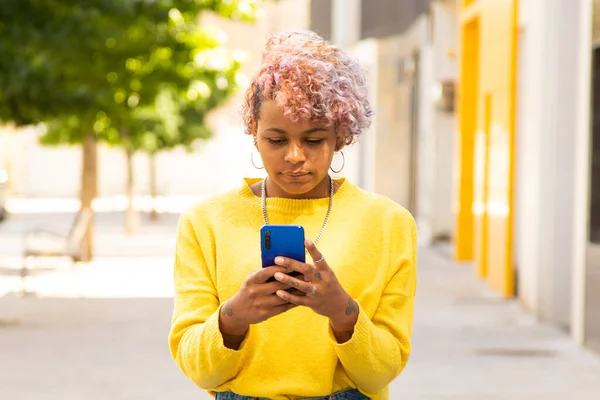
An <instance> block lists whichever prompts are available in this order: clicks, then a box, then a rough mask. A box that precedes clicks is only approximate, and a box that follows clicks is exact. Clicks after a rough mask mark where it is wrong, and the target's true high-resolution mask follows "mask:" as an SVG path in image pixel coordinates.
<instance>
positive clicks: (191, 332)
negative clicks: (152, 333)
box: [169, 213, 244, 390]
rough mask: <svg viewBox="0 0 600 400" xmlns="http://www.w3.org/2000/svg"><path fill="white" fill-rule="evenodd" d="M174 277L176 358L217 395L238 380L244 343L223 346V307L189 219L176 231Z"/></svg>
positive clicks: (197, 381)
mask: <svg viewBox="0 0 600 400" xmlns="http://www.w3.org/2000/svg"><path fill="white" fill-rule="evenodd" d="M202 242H205V241H202ZM206 251H210V249H206ZM174 273H175V274H174V284H175V297H174V311H173V318H172V323H171V332H170V335H169V347H170V350H171V355H172V357H173V359H174V360H175V362H176V363H177V365H178V366H179V368H180V369H181V370H182V372H183V373H184V374H185V375H186V376H187V377H188V378H190V379H191V380H192V381H193V382H194V383H195V384H196V385H197V386H199V387H200V388H202V389H205V390H212V389H214V388H217V387H218V386H221V385H222V384H224V383H226V382H227V381H229V380H231V379H232V378H234V377H235V376H236V375H237V374H238V372H239V369H240V364H241V362H240V359H241V354H242V352H243V350H244V343H242V345H241V347H240V349H239V350H237V351H236V350H231V349H229V348H227V347H225V345H224V343H223V337H222V335H221V332H220V330H219V311H220V305H219V299H218V296H217V290H216V288H215V284H214V280H213V276H212V275H211V273H210V269H209V267H208V266H207V262H206V258H205V252H203V248H202V246H201V245H200V243H199V240H198V236H197V234H196V231H195V230H194V228H193V226H192V224H191V222H190V219H189V217H188V216H187V215H186V214H185V213H184V214H182V216H181V218H180V221H179V226H178V228H177V247H176V252H175V271H174Z"/></svg>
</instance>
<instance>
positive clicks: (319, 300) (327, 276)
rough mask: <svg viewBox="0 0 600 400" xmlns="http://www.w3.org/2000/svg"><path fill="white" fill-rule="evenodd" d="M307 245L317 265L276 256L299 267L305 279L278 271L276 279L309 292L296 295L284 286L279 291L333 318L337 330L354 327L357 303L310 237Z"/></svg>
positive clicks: (280, 262) (293, 267) (282, 263)
mask: <svg viewBox="0 0 600 400" xmlns="http://www.w3.org/2000/svg"><path fill="white" fill-rule="evenodd" d="M305 246H306V249H307V250H308V253H309V254H310V256H311V257H312V259H313V260H314V263H315V265H314V266H313V265H310V264H306V263H303V262H300V261H296V260H293V259H290V258H284V257H277V258H276V259H275V264H277V265H280V266H283V267H286V268H289V269H291V270H294V271H298V272H300V273H301V274H303V275H304V280H300V279H296V278H294V277H291V276H289V275H286V274H283V273H279V272H278V273H276V274H275V279H277V280H278V281H279V282H283V283H285V284H287V285H289V286H291V287H294V288H296V289H298V290H299V291H301V292H304V293H306V295H305V296H296V295H293V294H290V293H288V292H286V291H284V290H279V291H277V295H278V296H279V297H281V298H282V299H283V300H286V301H289V302H290V303H293V304H297V305H300V306H306V307H310V308H311V309H312V310H313V311H314V312H316V313H317V314H320V315H323V316H325V317H327V318H329V319H330V320H331V325H332V327H333V328H334V330H336V331H337V330H343V331H347V330H352V329H353V328H354V325H355V324H356V320H357V318H358V305H357V304H356V301H355V300H354V299H353V298H352V297H350V295H349V294H348V293H346V291H345V290H344V288H343V287H342V285H341V284H340V282H339V281H338V280H337V277H336V276H335V273H334V272H333V270H332V269H331V268H330V267H329V265H328V264H327V260H325V258H324V257H323V255H322V254H321V252H320V251H319V250H318V249H317V247H316V246H315V245H314V243H313V242H311V241H310V240H306V241H305Z"/></svg>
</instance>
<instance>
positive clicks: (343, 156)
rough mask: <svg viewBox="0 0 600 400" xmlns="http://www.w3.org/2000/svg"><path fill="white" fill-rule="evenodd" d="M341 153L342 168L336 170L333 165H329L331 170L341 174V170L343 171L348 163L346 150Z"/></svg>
mask: <svg viewBox="0 0 600 400" xmlns="http://www.w3.org/2000/svg"><path fill="white" fill-rule="evenodd" d="M339 154H341V155H342V167H341V168H340V169H338V170H337V171H336V170H334V169H333V168H332V167H331V166H330V167H329V169H330V170H331V172H333V173H334V174H339V173H340V172H342V170H343V169H344V166H345V165H346V156H345V155H344V152H343V151H340V152H339Z"/></svg>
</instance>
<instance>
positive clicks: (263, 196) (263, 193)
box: [260, 177, 333, 244]
mask: <svg viewBox="0 0 600 400" xmlns="http://www.w3.org/2000/svg"><path fill="white" fill-rule="evenodd" d="M266 182H267V178H265V179H263V181H262V187H261V190H260V192H261V196H260V206H261V208H262V215H263V221H264V222H265V225H268V224H269V221H268V219H267V201H266V199H267V185H266ZM332 204H333V179H331V177H329V206H328V207H327V214H326V215H325V221H324V222H323V226H322V227H321V231H320V232H319V234H318V235H317V237H316V238H315V241H314V243H315V244H317V243H318V242H319V240H321V236H323V233H324V232H325V228H327V223H328V222H329V216H330V215H331V205H332Z"/></svg>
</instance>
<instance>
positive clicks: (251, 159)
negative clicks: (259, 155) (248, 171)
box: [250, 149, 265, 169]
mask: <svg viewBox="0 0 600 400" xmlns="http://www.w3.org/2000/svg"><path fill="white" fill-rule="evenodd" d="M254 150H256V149H252V153H250V162H251V163H252V166H253V167H254V168H256V169H263V168H264V167H265V166H264V165H263V166H261V167H259V166H257V165H256V164H255V163H254Z"/></svg>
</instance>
